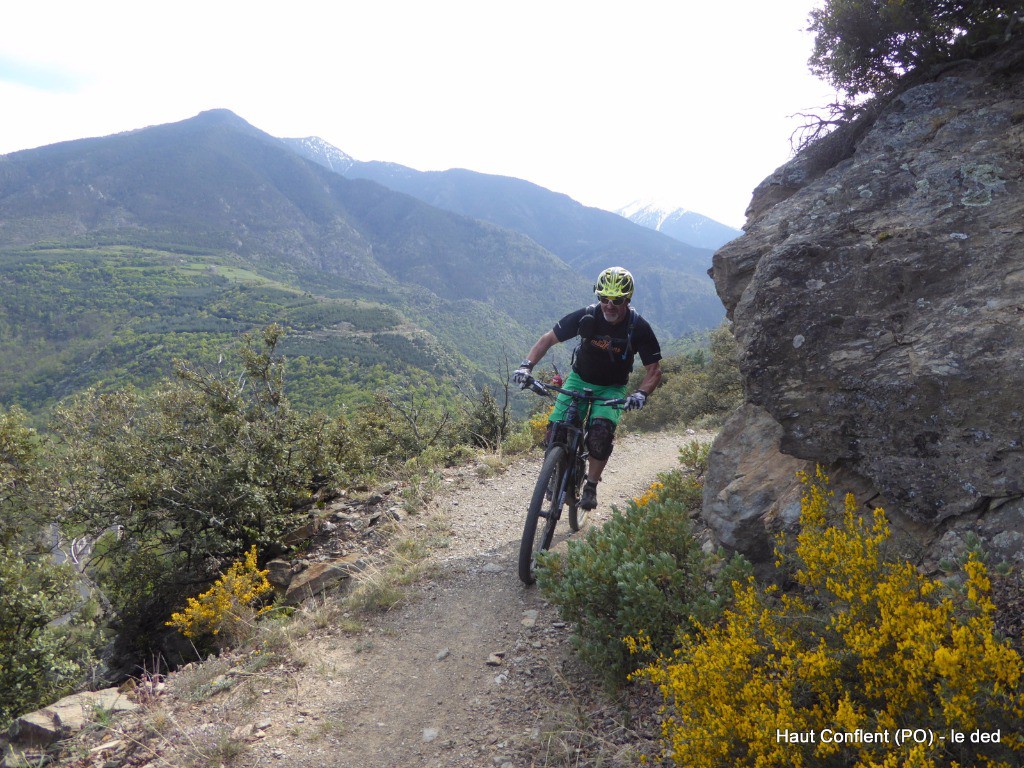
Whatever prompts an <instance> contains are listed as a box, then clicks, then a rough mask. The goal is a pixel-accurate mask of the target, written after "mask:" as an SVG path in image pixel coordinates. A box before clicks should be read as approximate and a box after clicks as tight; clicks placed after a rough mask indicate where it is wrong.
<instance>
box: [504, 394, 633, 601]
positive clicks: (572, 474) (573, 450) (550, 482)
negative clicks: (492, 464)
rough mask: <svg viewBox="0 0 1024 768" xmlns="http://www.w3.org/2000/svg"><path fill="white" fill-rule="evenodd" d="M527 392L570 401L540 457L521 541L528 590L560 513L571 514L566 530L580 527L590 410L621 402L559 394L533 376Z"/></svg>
mask: <svg viewBox="0 0 1024 768" xmlns="http://www.w3.org/2000/svg"><path fill="white" fill-rule="evenodd" d="M526 387H528V388H529V389H531V390H533V391H534V392H536V393H537V394H539V395H544V396H545V397H552V392H561V393H563V394H566V395H568V396H569V397H571V398H572V401H571V402H570V403H569V405H568V408H567V409H566V413H565V417H564V418H563V419H561V420H560V421H556V422H552V424H553V425H554V426H553V429H552V432H551V439H550V441H549V443H548V447H547V450H545V452H544V463H543V465H542V466H541V471H540V475H539V477H538V478H537V485H536V486H535V487H534V492H533V497H532V499H531V501H530V507H529V509H528V510H527V513H526V522H525V524H524V526H523V537H522V541H521V542H520V545H519V578H520V579H521V580H522V581H523V583H525V584H532V583H533V582H534V580H535V576H534V566H535V564H536V556H537V554H538V553H540V552H542V551H544V550H546V549H548V547H550V546H551V542H552V539H553V537H554V532H555V526H556V525H557V523H558V520H559V519H560V518H561V516H562V509H563V507H568V510H569V528H570V529H571V530H572V531H573V532H576V531H578V530H579V529H580V528H581V527H582V521H583V517H584V516H585V515H586V510H582V514H581V510H580V508H579V501H580V500H579V498H578V497H579V493H580V489H581V488H582V486H583V480H585V479H586V466H587V465H586V459H587V456H588V452H587V449H586V436H587V430H588V429H589V428H590V420H591V415H592V412H593V406H594V404H595V403H601V404H604V405H610V406H612V407H618V406H621V405H622V404H624V403H625V400H623V399H621V398H619V399H613V400H604V399H601V398H597V397H594V393H593V391H592V390H589V389H584V390H583V391H582V392H577V391H575V390H569V389H563V388H562V387H559V386H555V385H554V384H545V383H544V382H541V381H537V380H536V379H534V378H533V377H532V376H531V377H530V378H529V379H528V380H527V383H526ZM559 430H564V439H561V440H560V439H559V438H561V437H563V434H560V432H559Z"/></svg>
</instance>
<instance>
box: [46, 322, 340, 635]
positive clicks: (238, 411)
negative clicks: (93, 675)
mask: <svg viewBox="0 0 1024 768" xmlns="http://www.w3.org/2000/svg"><path fill="white" fill-rule="evenodd" d="M279 333H280V331H279V329H277V328H276V327H273V326H272V327H270V328H268V329H267V330H266V332H265V335H264V338H263V340H262V345H261V346H259V347H257V346H256V345H255V344H254V343H253V342H252V340H247V342H246V343H245V344H244V345H243V346H242V347H241V349H240V351H239V353H240V355H241V357H242V365H241V370H240V371H239V370H237V369H227V367H226V366H225V369H224V370H217V371H214V372H209V371H206V370H204V369H199V368H196V367H193V366H189V365H187V364H182V365H181V367H180V370H179V380H178V381H176V382H171V383H168V384H166V385H164V386H163V387H161V388H159V389H158V390H156V391H155V392H153V393H151V394H147V395H140V394H137V393H135V392H132V391H120V392H114V393H110V394H101V393H98V392H95V391H90V392H88V393H86V394H84V395H82V396H80V397H78V398H76V399H75V400H73V401H71V402H69V403H66V404H64V405H63V406H61V407H60V408H59V409H57V412H56V415H55V419H54V421H53V425H52V434H53V435H54V436H55V439H56V440H57V441H58V448H59V451H60V452H59V454H58V455H57V456H56V458H55V460H54V473H53V474H54V476H55V479H56V481H57V482H56V483H55V486H56V489H55V496H54V497H55V500H56V502H57V504H56V506H57V508H58V509H59V510H60V512H61V514H62V516H63V522H64V524H65V525H66V526H68V527H69V528H71V529H72V530H73V532H74V533H76V534H78V535H88V536H90V537H93V538H95V539H97V543H96V547H95V551H94V556H93V562H92V575H93V576H94V577H95V578H96V580H97V581H98V582H99V583H100V584H101V586H102V588H103V589H104V591H105V592H106V594H107V596H108V597H109V598H110V600H111V602H112V603H113V605H114V608H115V609H116V610H117V612H118V614H119V616H120V620H121V623H122V627H123V631H122V636H123V637H130V638H132V639H133V640H137V641H146V635H147V634H149V635H152V634H153V633H158V632H163V631H164V630H163V619H165V618H166V613H167V609H168V607H173V606H177V605H180V604H181V603H182V602H183V600H184V597H185V596H186V595H187V594H193V593H194V591H195V589H196V587H197V585H203V584H204V583H208V582H209V581H210V580H212V579H213V578H215V577H216V575H217V574H218V573H219V571H220V570H222V569H223V568H224V567H225V566H226V565H227V564H228V563H230V562H231V561H232V560H236V559H239V558H241V557H242V556H244V554H245V553H246V552H247V551H248V550H249V548H250V547H252V546H256V547H257V548H258V551H259V553H260V560H261V561H265V560H266V559H268V557H269V556H270V555H273V554H277V553H279V552H280V551H281V550H282V549H283V547H282V546H281V545H280V543H279V542H280V541H281V539H282V536H283V534H284V533H285V532H287V531H288V530H290V529H292V528H295V527H297V526H298V525H300V524H302V523H303V522H305V508H307V507H308V506H309V505H310V504H312V503H314V502H315V500H316V499H317V498H318V494H322V493H330V492H331V491H333V489H334V487H335V485H336V483H337V481H338V478H339V476H340V475H341V474H342V473H343V472H344V471H345V468H346V465H347V462H348V461H349V456H350V455H351V453H352V452H353V450H356V447H355V446H352V445H351V444H350V442H349V441H348V440H347V439H346V436H347V431H346V425H345V423H344V422H343V421H340V420H331V419H328V418H327V417H325V416H323V415H320V414H303V413H300V412H298V411H295V410H293V409H292V408H291V407H290V405H289V403H288V401H287V399H286V398H285V396H284V393H283V364H282V362H281V361H280V359H279V358H277V357H276V356H275V354H274V347H275V345H276V342H277V338H278V335H279ZM115 527H116V528H117V531H118V535H117V536H116V537H115V536H113V535H106V536H104V535H103V533H104V532H106V531H110V530H111V529H112V528H115Z"/></svg>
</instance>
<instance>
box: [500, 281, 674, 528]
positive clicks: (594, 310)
mask: <svg viewBox="0 0 1024 768" xmlns="http://www.w3.org/2000/svg"><path fill="white" fill-rule="evenodd" d="M633 288H634V285H633V275H631V274H630V273H629V272H628V271H627V270H626V269H624V268H622V267H609V268H608V269H606V270H604V271H603V272H601V274H600V275H598V277H597V284H596V285H594V292H595V293H596V294H597V298H598V303H597V304H591V305H590V306H589V307H584V308H583V309H578V310H576V311H575V312H572V313H570V314H568V315H566V316H565V317H563V318H562V319H561V320H559V321H558V323H557V324H556V325H555V327H554V328H552V329H551V330H550V331H548V332H547V333H545V334H544V335H543V336H541V337H540V338H539V339H538V340H537V343H536V344H534V345H533V348H532V349H531V350H530V353H529V355H527V357H526V359H525V360H523V362H522V363H520V365H519V368H517V369H516V371H515V372H514V373H513V374H512V381H513V382H515V383H516V384H519V385H521V386H523V387H524V388H525V387H526V386H527V384H528V382H529V377H530V375H531V371H532V370H533V367H534V366H535V365H536V364H537V363H538V362H540V360H541V358H542V357H544V355H545V353H547V351H548V350H549V349H551V347H553V346H554V345H555V344H559V343H561V342H563V341H568V340H569V339H572V338H575V337H577V336H579V337H580V342H579V345H578V346H577V348H576V351H575V352H574V353H573V360H572V373H570V374H569V377H568V379H566V382H565V385H564V386H565V388H566V389H570V390H577V391H579V390H582V389H584V388H587V389H592V390H594V395H595V396H596V397H598V398H601V399H605V400H612V399H618V398H623V397H625V396H626V387H627V384H628V383H629V374H630V372H631V371H632V370H633V358H634V357H635V355H636V354H638V353H639V355H640V362H641V363H642V364H643V366H644V368H645V369H646V373H645V375H644V378H643V381H642V382H641V383H640V387H639V388H638V389H637V391H636V392H634V393H633V394H631V395H630V396H629V397H627V398H626V403H625V406H624V407H625V410H627V411H632V410H638V409H640V408H643V407H644V404H645V403H646V402H647V398H649V397H650V396H651V394H652V393H653V392H654V390H655V389H657V387H658V385H659V384H660V383H661V363H660V360H661V347H660V345H659V344H658V339H657V337H656V336H655V335H654V330H653V329H652V328H651V326H650V323H648V322H647V321H646V320H644V319H643V318H642V317H641V316H640V315H639V314H638V313H637V312H636V310H635V309H633V308H632V307H630V305H629V303H630V300H631V299H632V298H633ZM570 402H571V398H570V397H569V396H568V395H562V394H559V395H558V398H557V399H556V400H555V409H554V411H553V412H552V414H551V422H556V421H561V420H562V419H563V418H564V416H565V411H566V408H568V406H569V403H570ZM621 416H622V411H621V410H618V409H616V408H612V407H611V406H599V405H597V404H595V405H594V409H593V412H592V420H591V427H590V431H589V433H588V435H587V450H588V451H589V452H590V461H589V464H588V466H587V482H586V483H585V484H584V486H583V493H582V495H581V497H580V507H582V508H583V509H586V510H590V509H594V508H596V507H597V484H598V483H599V482H600V481H601V474H602V473H603V472H604V468H605V465H606V464H607V463H608V457H609V456H611V454H612V443H613V441H614V438H615V427H616V425H617V424H618V423H619V418H620V417H621ZM552 429H553V428H552V426H551V425H550V424H549V426H548V431H549V433H550V432H551V430H552Z"/></svg>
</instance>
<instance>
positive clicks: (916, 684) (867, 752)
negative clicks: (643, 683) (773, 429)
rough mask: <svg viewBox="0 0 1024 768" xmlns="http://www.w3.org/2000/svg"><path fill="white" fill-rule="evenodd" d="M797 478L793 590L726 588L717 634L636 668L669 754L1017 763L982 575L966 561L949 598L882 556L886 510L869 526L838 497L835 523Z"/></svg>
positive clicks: (867, 767)
mask: <svg viewBox="0 0 1024 768" xmlns="http://www.w3.org/2000/svg"><path fill="white" fill-rule="evenodd" d="M802 480H803V482H804V483H805V494H804V497H803V502H802V509H801V523H802V530H801V532H800V534H799V536H798V537H797V540H796V547H795V552H794V554H793V555H792V557H793V566H794V569H795V570H794V573H795V578H796V582H797V585H798V588H797V589H795V590H793V591H792V592H791V593H789V594H784V595H780V594H778V593H777V592H776V591H774V590H772V589H768V590H763V591H760V590H759V589H758V588H757V586H756V585H755V583H754V582H753V580H748V581H747V583H746V584H736V585H735V589H736V600H735V603H734V605H733V607H732V608H731V609H729V610H727V611H726V613H725V616H724V619H723V620H722V621H721V622H720V623H718V624H717V625H714V626H707V625H704V626H701V628H700V631H699V633H698V635H696V636H695V637H692V638H690V639H688V640H686V641H685V642H684V645H683V646H682V647H681V648H680V649H679V650H677V651H676V652H675V654H674V656H673V657H672V658H667V659H665V658H663V659H662V660H661V661H660V662H658V663H655V664H653V665H650V666H648V667H647V668H645V669H644V670H642V671H641V672H640V673H639V676H641V677H645V678H647V679H649V680H651V681H653V682H654V683H656V684H657V685H658V686H659V687H660V690H661V692H662V694H663V695H664V697H665V700H666V715H667V717H666V720H665V722H664V737H665V741H666V747H667V751H668V753H669V754H670V756H671V758H672V759H673V760H674V761H675V763H676V764H677V765H685V766H688V767H690V768H701V767H710V766H729V767H730V768H731V767H732V766H759V767H760V766H764V767H765V768H767V767H768V766H815V767H818V766H825V767H829V766H844V767H846V766H855V767H857V768H897V767H906V768H909V767H910V766H914V767H915V768H938V767H939V766H950V767H952V766H965V767H966V766H974V765H986V766H1013V765H1019V764H1020V758H1021V756H1022V753H1024V744H1022V741H1021V725H1020V723H1021V718H1022V717H1024V688H1022V672H1024V665H1022V660H1021V658H1020V656H1019V655H1018V654H1017V653H1016V652H1015V651H1014V650H1013V649H1012V648H1011V647H1010V646H1009V645H1008V644H1007V643H1005V642H1003V641H1001V640H999V639H998V638H997V637H996V635H995V631H994V630H995V626H994V621H993V614H994V610H995V608H994V605H993V603H992V601H991V599H990V598H989V589H990V584H989V579H988V575H987V572H986V569H985V566H984V565H983V564H982V563H981V562H980V561H979V560H978V559H977V558H976V557H974V556H971V557H970V558H969V559H968V561H967V563H966V566H965V574H964V589H963V591H962V593H957V592H954V591H953V590H951V589H949V588H947V587H946V586H945V585H943V584H941V583H940V582H937V581H935V580H932V579H929V578H927V577H925V576H924V575H922V574H921V573H920V572H919V571H918V570H917V569H916V568H915V567H914V566H913V565H911V564H910V563H907V562H904V561H896V560H894V559H888V558H886V557H885V556H884V550H885V544H886V542H887V540H888V538H889V527H888V523H887V522H886V518H885V515H884V513H883V512H882V510H876V511H875V512H874V514H873V516H872V518H871V519H870V520H869V521H864V520H862V519H861V518H860V516H859V515H858V514H857V508H856V503H855V501H854V499H853V497H852V495H848V496H847V497H846V499H845V503H844V505H843V508H842V512H841V516H842V517H841V521H840V522H839V524H837V525H830V524H829V520H828V518H829V514H830V510H831V509H832V496H833V494H832V491H831V490H830V489H829V487H828V478H827V477H826V476H825V475H824V474H823V473H821V471H820V470H819V471H818V472H817V474H816V475H815V476H814V477H806V476H805V477H803V478H802ZM780 557H782V556H781V555H780ZM633 642H634V645H636V646H639V647H642V646H643V644H644V638H643V637H639V638H637V639H635V640H634V641H633Z"/></svg>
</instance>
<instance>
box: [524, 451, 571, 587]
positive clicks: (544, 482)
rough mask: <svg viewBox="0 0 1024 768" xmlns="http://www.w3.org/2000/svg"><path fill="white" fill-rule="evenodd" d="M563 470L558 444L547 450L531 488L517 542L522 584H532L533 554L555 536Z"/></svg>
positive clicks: (563, 456)
mask: <svg viewBox="0 0 1024 768" xmlns="http://www.w3.org/2000/svg"><path fill="white" fill-rule="evenodd" d="M567 468H568V463H567V454H566V450H565V448H563V447H562V446H560V445H556V446H553V447H552V448H550V449H549V450H548V452H547V454H546V455H545V456H544V464H543V465H542V466H541V468H540V475H538V477H537V485H536V486H534V489H533V498H531V499H530V508H529V509H528V510H527V512H526V524H525V525H524V526H523V539H522V541H521V542H520V543H519V578H520V579H521V580H522V582H523V583H524V584H533V583H534V582H535V581H536V580H537V576H536V573H535V569H536V566H537V553H538V552H543V551H544V550H546V549H547V548H548V547H550V546H551V540H552V539H553V538H554V536H555V525H556V524H557V523H558V518H559V517H560V516H561V514H562V505H563V504H562V502H561V501H560V500H559V498H558V497H559V496H560V493H559V490H560V487H561V485H562V476H563V475H564V474H565V470H566V469H567Z"/></svg>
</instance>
